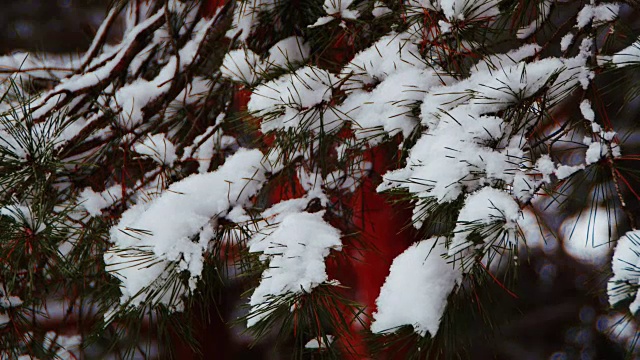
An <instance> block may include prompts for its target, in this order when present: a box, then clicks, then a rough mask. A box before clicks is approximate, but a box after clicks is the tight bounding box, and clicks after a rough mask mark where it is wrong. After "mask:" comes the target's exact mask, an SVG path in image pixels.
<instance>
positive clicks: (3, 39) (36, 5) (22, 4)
mask: <svg viewBox="0 0 640 360" xmlns="http://www.w3.org/2000/svg"><path fill="white" fill-rule="evenodd" d="M108 4H109V0H0V9H2V10H1V11H0V34H2V35H1V36H0V54H7V53H10V52H12V51H16V50H24V51H47V52H53V53H69V52H78V51H83V49H86V48H87V47H88V46H89V44H90V42H91V39H92V38H93V34H94V33H95V31H96V29H97V28H98V27H99V26H100V23H101V22H102V19H103V18H104V14H105V9H106V8H107V6H108ZM117 35H118V34H116V36H117Z"/></svg>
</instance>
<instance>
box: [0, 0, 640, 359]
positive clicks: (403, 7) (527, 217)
mask: <svg viewBox="0 0 640 360" xmlns="http://www.w3.org/2000/svg"><path fill="white" fill-rule="evenodd" d="M639 13H640V5H638V4H637V3H635V2H634V1H624V2H617V3H610V2H604V1H584V0H580V1H561V0H556V1H551V0H522V1H512V0H481V1H470V0H405V1H397V2H389V1H379V0H375V1H373V0H326V1H324V3H323V2H322V1H320V0H238V1H228V2H226V3H222V2H215V1H209V0H201V1H186V0H185V1H182V0H155V1H142V0H118V1H113V2H112V4H111V6H110V10H109V12H108V14H107V15H106V18H105V20H104V22H103V24H102V26H101V27H100V28H99V29H98V30H97V32H96V35H95V38H94V40H93V43H92V45H91V47H90V48H89V49H88V50H87V51H86V52H85V53H82V54H77V55H69V56H64V57H62V56H55V55H46V54H45V55H41V56H35V55H29V54H24V53H15V54H12V55H7V56H3V57H0V79H1V81H2V82H1V83H0V90H1V96H2V97H1V99H0V354H1V355H0V356H1V357H2V358H3V359H4V358H20V357H21V356H24V357H25V358H27V357H29V356H32V357H37V358H41V359H45V358H56V357H58V358H70V357H73V356H77V357H81V356H85V357H88V358H92V357H96V358H100V357H106V356H108V355H114V356H119V357H123V358H130V357H133V356H134V355H136V354H143V355H144V356H149V357H153V355H152V353H153V352H157V351H160V352H161V353H162V354H173V355H180V354H176V353H173V351H174V349H173V348H172V346H171V345H172V344H177V343H181V344H183V345H184V344H186V346H188V347H190V348H192V349H193V351H195V352H196V353H197V352H199V351H201V346H202V344H200V343H199V342H198V334H197V331H198V329H199V328H200V327H201V326H202V323H205V324H206V323H207V322H211V321H214V320H212V319H213V318H216V317H220V314H218V312H224V311H226V312H227V313H229V312H230V310H229V309H222V307H223V305H224V303H225V301H227V300H228V298H229V296H230V295H229V294H232V296H233V297H235V298H236V300H237V299H238V298H239V299H240V300H239V301H240V302H242V304H243V307H242V311H241V313H240V314H239V315H238V312H237V309H236V312H235V313H234V315H233V316H234V318H235V319H234V321H233V322H232V323H229V324H226V325H227V326H235V327H237V328H240V329H244V330H245V331H246V332H247V334H249V335H250V336H251V338H252V341H254V342H255V343H258V344H259V343H260V342H261V341H263V342H264V341H266V342H268V343H269V344H271V342H270V341H271V340H270V339H275V341H273V346H278V347H279V348H284V349H289V350H288V351H289V353H288V354H287V355H288V356H291V357H293V358H338V359H342V358H354V359H356V358H440V357H443V358H450V357H461V358H465V357H469V356H470V355H469V353H467V349H468V343H467V340H468V339H469V338H471V340H469V341H473V339H472V338H473V337H474V336H475V335H474V334H470V327H469V326H468V325H469V324H477V323H478V322H482V323H483V324H484V325H483V329H486V330H487V331H486V332H483V335H482V336H486V337H487V338H491V334H492V331H493V330H495V329H496V328H498V326H497V325H496V324H497V322H498V321H500V320H499V319H501V318H502V317H503V316H505V315H506V314H507V313H513V311H511V310H509V308H508V307H509V306H516V305H517V303H518V302H521V301H526V299H521V298H520V297H519V296H518V294H517V291H515V290H513V289H515V288H516V287H517V286H518V285H517V284H518V280H520V279H517V276H518V274H519V273H518V268H519V266H521V265H522V263H523V262H526V261H534V260H532V259H533V257H534V256H536V254H538V255H539V254H541V253H543V252H545V251H549V249H550V248H552V247H553V246H554V245H553V244H555V246H556V247H558V246H559V245H558V244H562V251H563V252H564V253H566V254H568V255H570V256H571V257H573V258H574V259H577V260H576V261H577V262H578V263H580V264H581V265H580V266H585V267H589V268H591V269H592V270H590V271H591V273H593V272H594V271H593V268H596V269H597V271H598V272H599V277H600V278H603V279H606V281H607V285H606V297H607V301H608V306H610V309H608V310H607V311H608V312H607V313H606V314H604V313H603V314H600V315H601V317H600V319H601V320H602V323H603V325H602V329H601V330H602V331H603V332H605V333H607V334H609V335H610V337H611V338H612V339H613V340H612V341H615V342H617V343H619V344H621V346H622V347H623V348H624V349H625V351H626V354H627V356H628V357H629V358H633V357H634V356H639V354H640V346H639V345H638V344H637V342H638V340H639V336H638V332H637V326H638V325H637V321H638V316H640V232H638V230H637V225H638V224H637V221H638V220H637V218H638V216H637V214H638V211H639V210H640V206H639V205H640V201H639V200H640V196H639V195H638V194H640V182H639V180H638V169H639V167H638V166H637V164H636V162H637V161H638V159H640V157H639V156H638V155H637V151H638V150H639V149H638V141H637V132H638V125H637V121H636V118H635V117H636V115H637V114H638V111H637V110H638V93H639V91H638V86H637V80H638V69H639V68H640V37H639V36H640V28H639V27H638V25H637V22H634V20H633V17H634V16H636V15H638V14H639ZM119 18H121V19H123V21H124V25H123V26H124V27H125V31H124V36H123V38H122V39H121V41H119V42H118V43H115V44H112V43H108V41H107V39H108V34H109V32H110V31H112V30H113V27H114V26H116V24H117V20H118V19H119ZM379 197H382V198H383V199H384V201H385V202H386V204H387V205H385V206H387V207H386V209H387V210H386V211H388V214H389V217H387V218H381V217H380V216H378V217H376V215H375V209H374V207H375V206H374V205H372V204H375V201H377V199H379ZM389 209H391V210H389ZM396 212H397V213H396ZM392 213H394V214H392ZM392 215H397V216H394V217H392ZM383 216H385V215H383ZM400 217H402V218H403V219H402V220H398V218H400ZM398 221H402V223H397V222H398ZM387 226H392V229H395V230H394V231H396V230H397V231H396V232H399V234H400V235H398V234H394V235H397V236H393V237H392V238H384V239H382V242H380V240H379V239H378V240H375V239H372V238H376V236H375V232H376V231H378V230H375V229H380V228H385V227H387ZM372 229H374V230H372ZM385 242H386V243H385ZM390 242H396V244H394V245H393V246H395V247H398V246H400V247H403V251H401V252H402V254H400V255H398V254H399V253H398V254H393V255H394V256H395V255H398V256H396V257H395V259H393V261H392V262H390V263H389V264H386V265H385V266H386V267H385V269H382V271H383V272H385V274H389V276H388V277H387V278H386V281H385V282H384V284H383V285H382V286H381V288H377V289H376V295H377V294H378V293H379V297H378V298H377V300H376V303H375V304H374V303H367V301H366V300H363V298H364V297H365V295H363V294H364V293H365V292H366V291H365V289H363V288H362V285H359V284H362V283H364V281H363V280H362V279H358V278H357V277H358V276H362V275H363V274H362V273H361V272H358V271H357V270H356V269H357V268H358V267H359V266H367V261H369V260H370V259H372V258H373V257H375V256H378V255H380V253H382V254H383V255H384V251H385V249H387V246H388V245H389V244H388V243H390ZM388 255H389V254H387V256H388ZM363 264H364V265H363ZM594 288H595V285H594ZM223 299H227V300H223ZM509 303H513V304H515V305H505V304H509ZM374 305H375V307H374ZM223 317H224V316H223ZM225 320H226V319H225ZM51 323H55V324H56V325H55V326H53V325H51ZM150 326H151V327H153V329H149V328H148V327H150ZM178 339H179V340H178ZM265 339H266V340H265ZM145 347H146V348H145Z"/></svg>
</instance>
